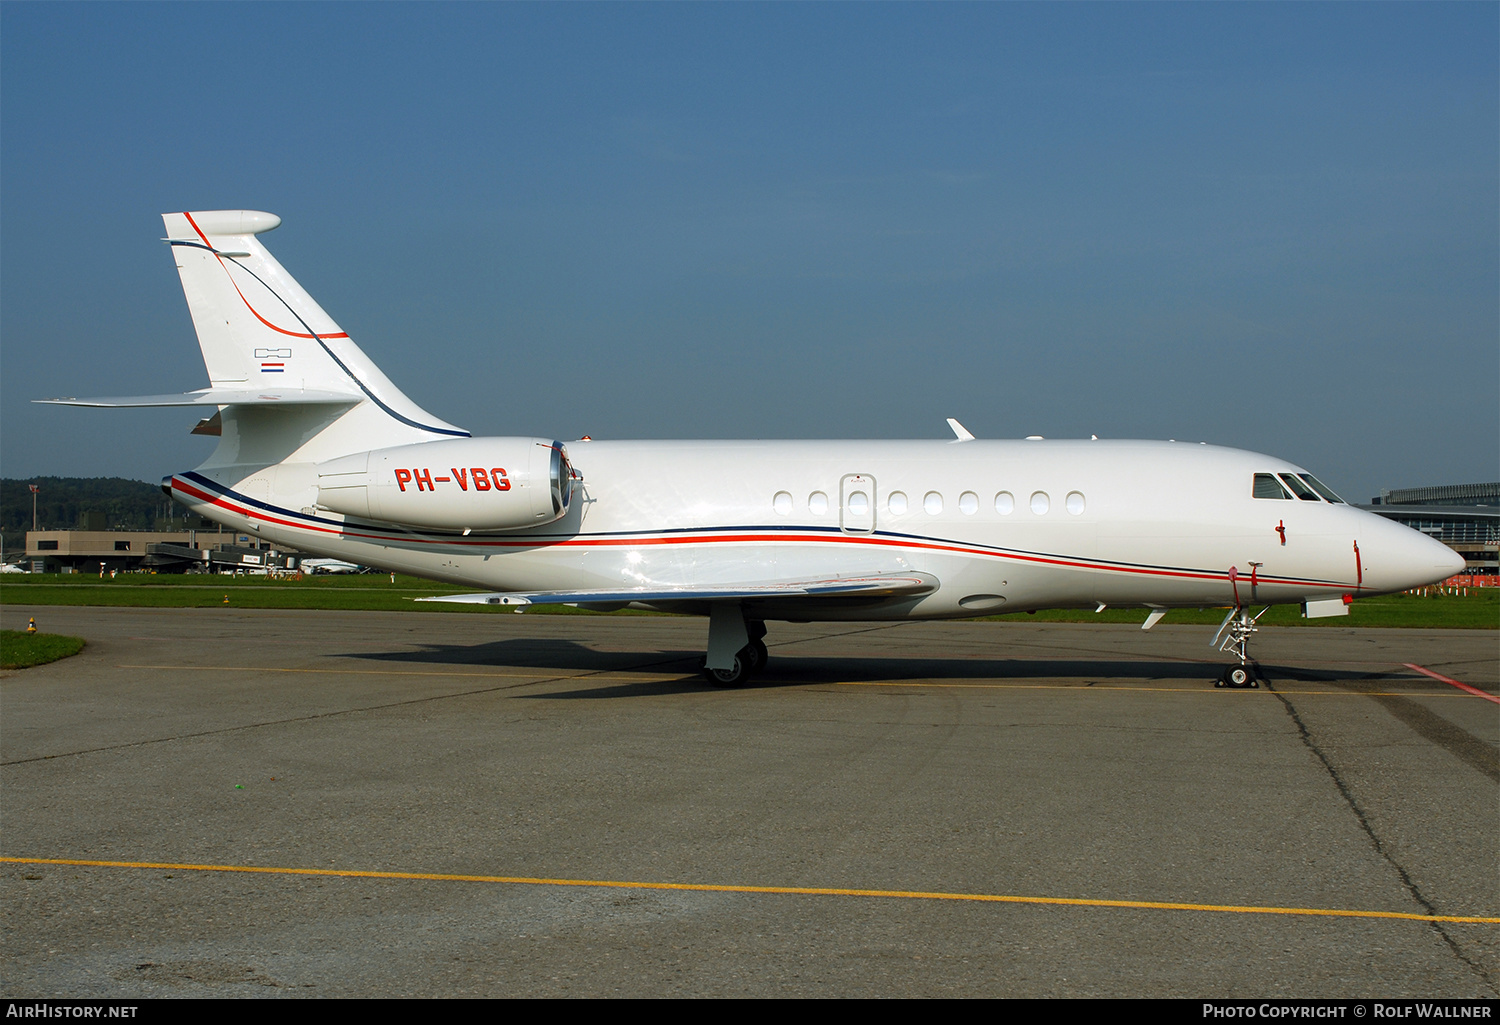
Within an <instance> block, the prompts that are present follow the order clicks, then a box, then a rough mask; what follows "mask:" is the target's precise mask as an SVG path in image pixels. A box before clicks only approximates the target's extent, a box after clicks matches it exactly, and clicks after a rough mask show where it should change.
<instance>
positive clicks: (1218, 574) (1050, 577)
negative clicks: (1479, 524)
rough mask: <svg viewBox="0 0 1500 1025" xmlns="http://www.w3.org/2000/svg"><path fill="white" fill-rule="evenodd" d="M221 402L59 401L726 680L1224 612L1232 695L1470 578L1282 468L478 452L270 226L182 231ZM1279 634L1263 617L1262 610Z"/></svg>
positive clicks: (328, 552) (400, 550)
mask: <svg viewBox="0 0 1500 1025" xmlns="http://www.w3.org/2000/svg"><path fill="white" fill-rule="evenodd" d="M163 220H164V221H165V223H166V229H167V238H166V240H165V241H166V242H167V243H168V244H169V245H170V247H171V252H172V255H173V256H174V257H175V260H176V264H177V269H178V272H179V274H180V275H181V277H182V287H183V291H184V292H185V293H186V296H187V302H188V308H189V309H190V311H191V312H192V317H193V324H194V327H195V328H196V329H197V333H198V342H199V345H200V347H201V349H202V351H203V360H204V362H205V363H206V364H207V367H208V377H209V382H210V383H209V387H207V388H204V389H201V390H199V391H194V392H189V393H186V394H182V395H148V396H138V397H131V398H96V399H51V400H46V401H50V402H58V403H63V404H71V405H83V406H199V405H204V406H217V407H218V412H217V413H216V414H214V415H213V416H212V417H210V418H208V419H204V420H202V421H200V422H199V424H198V426H197V427H196V428H194V432H195V433H199V434H209V435H217V436H218V438H219V442H218V446H217V448H215V450H214V452H213V454H212V455H211V456H210V457H209V458H208V460H207V461H206V462H204V463H203V465H202V466H199V467H198V468H197V469H195V470H191V471H187V472H182V473H177V474H174V475H172V476H171V477H168V478H166V479H165V480H163V482H162V488H163V490H164V491H166V492H167V493H168V494H170V495H171V496H172V498H174V499H175V500H177V501H178V502H181V503H182V504H183V505H185V506H187V507H188V508H189V509H191V510H192V511H194V512H196V513H199V514H201V515H203V516H206V517H209V518H211V519H214V520H217V521H219V522H221V523H223V524H225V525H226V526H228V527H230V528H232V529H234V530H236V531H248V532H251V533H254V534H257V535H259V536H260V537H262V538H265V539H267V540H269V541H272V542H273V543H276V544H281V545H286V546H289V547H293V548H297V549H300V550H301V551H304V552H311V553H315V554H317V555H321V556H325V557H328V558H331V559H337V560H342V561H345V562H350V563H358V564H360V565H366V566H375V567H379V568H381V569H385V570H394V571H400V572H404V573H412V574H416V575H418V576H422V577H428V578H432V579H437V580H443V581H448V582H452V583H454V584H460V585H467V586H472V587H481V588H486V589H488V590H487V591H486V593H482V594H459V595H452V596H448V597H440V598H432V599H425V600H429V601H453V602H484V603H489V604H495V605H510V606H516V607H518V608H519V607H523V606H526V605H529V604H537V603H564V604H570V605H578V606H581V607H586V608H596V609H613V608H620V607H624V606H627V605H634V606H638V607H647V608H653V609H661V610H667V611H674V612H688V613H694V614H698V615H705V616H707V617H708V620H709V629H708V644H707V657H706V659H705V662H704V672H705V674H706V675H707V677H708V679H709V680H710V681H712V682H714V683H717V684H722V685H734V684H738V683H741V682H743V681H744V680H745V679H746V678H747V677H748V676H749V675H750V674H753V673H755V672H758V671H759V670H760V669H762V668H763V667H764V665H765V661H766V646H765V643H764V641H763V639H762V638H763V637H764V636H765V632H766V627H765V623H766V622H767V621H774V620H783V621H784V620H798V621H807V620H895V619H950V618H960V617H965V616H976V615H986V614H991V613H994V612H997V611H1000V610H1002V609H1003V610H1005V611H1025V610H1036V609H1044V608H1103V607H1104V606H1122V605H1124V606H1136V607H1140V608H1142V609H1144V610H1149V611H1148V615H1147V618H1146V622H1145V628H1146V629H1150V627H1151V626H1153V625H1155V623H1156V622H1157V621H1158V620H1159V619H1160V618H1161V617H1162V616H1163V615H1164V614H1165V613H1166V612H1167V610H1169V609H1172V608H1176V607H1194V608H1201V607H1208V606H1212V607H1227V608H1228V614H1227V615H1226V616H1225V618H1224V622H1223V624H1222V625H1221V627H1220V629H1219V632H1218V634H1217V635H1216V636H1215V638H1214V643H1215V644H1218V645H1219V646H1220V648H1221V650H1225V651H1230V652H1232V653H1233V654H1234V655H1235V656H1236V661H1235V662H1234V663H1233V664H1231V665H1230V666H1229V667H1228V668H1226V669H1225V671H1224V675H1223V676H1222V677H1221V678H1220V681H1219V682H1220V684H1221V685H1228V686H1253V685H1255V680H1256V677H1255V672H1254V669H1255V667H1254V663H1253V662H1251V661H1250V660H1249V659H1248V658H1247V655H1246V644H1247V641H1248V639H1249V637H1250V635H1251V634H1252V633H1254V632H1255V622H1256V620H1257V619H1258V618H1259V613H1253V612H1252V609H1253V607H1255V606H1264V607H1269V606H1271V605H1273V604H1290V603H1296V604H1301V605H1302V606H1303V610H1304V613H1305V614H1306V615H1308V616H1328V615H1341V614H1346V613H1347V611H1348V607H1347V606H1348V604H1349V602H1351V601H1352V600H1353V599H1354V598H1356V597H1359V596H1363V595H1371V594H1381V593H1388V592H1393V591H1401V590H1405V589H1407V588H1410V587H1416V586H1420V585H1423V584H1428V583H1433V582H1435V581H1438V580H1442V579H1444V578H1446V577H1448V576H1451V575H1452V574H1454V573H1457V572H1458V571H1460V570H1461V569H1462V568H1463V561H1462V559H1461V558H1460V557H1459V556H1458V555H1456V554H1455V553H1453V552H1452V551H1451V550H1449V549H1448V548H1446V547H1445V546H1443V545H1441V544H1439V543H1438V542H1436V541H1434V540H1432V539H1430V538H1428V537H1426V536H1424V535H1422V534H1420V533H1418V532H1417V531H1414V530H1411V529H1409V528H1407V527H1404V526H1402V525H1400V524H1397V523H1393V522H1391V521H1389V520H1385V519H1383V518H1381V517H1378V516H1375V515H1373V514H1371V513H1368V512H1365V511H1363V510H1360V509H1355V508H1353V507H1351V506H1350V505H1348V504H1346V503H1345V502H1343V501H1342V500H1340V499H1339V497H1338V496H1337V495H1335V494H1334V493H1333V492H1332V491H1330V490H1329V489H1328V488H1327V487H1326V486H1324V485H1323V484H1322V483H1321V482H1319V481H1318V480H1317V478H1315V477H1314V476H1313V475H1312V474H1310V473H1308V472H1307V471H1306V470H1304V469H1303V468H1302V467H1300V466H1295V465H1293V464H1291V463H1288V462H1287V461H1286V460H1284V459H1277V458H1275V457H1273V456H1266V455H1259V454H1256V453H1253V452H1243V451H1238V450H1235V449H1227V448H1219V447H1214V446H1209V445H1204V444H1190V443H1178V442H1154V441H1101V440H1097V439H1092V438H1091V439H1089V440H1080V441H1071V440H1070V441H1047V440H1043V439H1040V438H1034V439H1027V440H1024V441H982V440H976V439H974V438H973V437H972V436H970V435H969V433H968V432H967V431H966V430H964V429H963V427H962V426H961V425H959V424H958V423H957V422H956V421H950V426H951V427H952V428H953V432H954V434H955V435H956V436H957V438H956V440H952V441H728V442H726V441H589V440H587V439H584V440H583V441H580V442H575V443H573V444H572V445H571V446H565V445H564V444H563V443H562V442H560V441H556V440H553V439H550V438H537V437H495V438H476V437H472V436H471V435H470V434H469V432H468V431H466V430H463V429H462V428H460V427H456V426H454V425H453V424H450V423H446V422H444V421H442V420H440V419H438V418H437V417H435V416H433V415H432V414H430V413H428V412H427V411H426V410H424V409H422V408H420V407H419V406H417V405H416V403H414V402H412V401H411V400H410V399H409V398H407V397H406V396H405V395H404V394H402V393H401V391H400V389H398V388H397V387H396V386H395V385H394V384H393V383H391V381H390V380H389V379H388V378H387V377H386V376H385V375H384V374H383V373H381V372H380V370H379V369H378V368H377V367H376V366H375V365H374V364H373V363H372V362H371V361H370V359H369V358H368V357H367V356H366V355H365V354H364V353H363V352H362V351H361V350H360V349H359V347H358V346H356V345H355V344H354V342H353V341H352V340H351V339H350V338H349V336H348V334H347V333H345V332H344V331H343V330H342V329H340V328H339V326H338V325H337V324H336V323H334V321H333V319H332V318H330V317H329V316H328V314H327V313H325V312H324V311H323V309H322V308H321V307H320V306H318V304H317V303H316V302H314V301H313V299H312V297H311V296H309V295H308V294H307V292H305V291H304V290H303V289H302V287H301V286H300V285H299V284H298V283H297V282H296V281H295V280H294V279H293V278H292V277H291V275H290V274H288V273H287V272H286V271H285V270H284V269H283V268H282V266H281V264H279V263H278V262H277V261H276V259H275V258H274V257H272V256H271V254H270V253H269V252H267V250H266V248H265V247H264V246H263V245H262V244H261V242H260V239H259V237H258V236H259V235H261V234H262V233H264V232H267V231H270V230H271V229H273V228H275V227H276V226H277V225H279V224H280V223H281V219H280V218H279V217H277V216H276V215H274V214H268V213H262V212H258V211H251V210H214V211H201V212H195V213H171V214H165V215H163ZM1261 612H1262V613H1263V612H1264V608H1262V609H1261Z"/></svg>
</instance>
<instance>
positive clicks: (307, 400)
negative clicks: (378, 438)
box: [32, 388, 363, 409]
mask: <svg viewBox="0 0 1500 1025" xmlns="http://www.w3.org/2000/svg"><path fill="white" fill-rule="evenodd" d="M362 399H363V396H361V395H352V394H349V393H347V392H333V391H307V390H304V389H302V388H261V389H250V388H199V389H198V390H197V391H190V392H183V393H182V394H180V395H104V396H100V397H98V398H92V399H74V398H67V399H33V400H32V401H33V402H40V403H43V404H45V405H52V406H95V407H101V408H106V409H120V408H126V407H131V406H239V405H263V404H266V403H273V402H274V403H280V404H282V405H299V404H300V405H308V404H312V403H322V404H327V405H350V406H352V405H354V404H355V403H356V402H359V401H361V400H362Z"/></svg>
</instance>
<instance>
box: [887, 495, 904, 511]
mask: <svg viewBox="0 0 1500 1025" xmlns="http://www.w3.org/2000/svg"><path fill="white" fill-rule="evenodd" d="M885 504H886V507H887V508H889V509H890V510H891V513H892V515H895V516H902V515H904V514H905V513H906V492H904V491H892V492H891V493H890V496H889V497H888V498H886V500H885Z"/></svg>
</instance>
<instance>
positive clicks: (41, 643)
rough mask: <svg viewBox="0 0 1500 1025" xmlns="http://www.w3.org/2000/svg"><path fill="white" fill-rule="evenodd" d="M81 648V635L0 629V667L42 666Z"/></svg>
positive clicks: (76, 652)
mask: <svg viewBox="0 0 1500 1025" xmlns="http://www.w3.org/2000/svg"><path fill="white" fill-rule="evenodd" d="M82 650H83V638H82V637H64V636H63V635H62V634H44V633H34V634H29V633H27V632H26V631H25V630H0V669H29V668H31V667H32V666H44V665H46V664H47V663H48V662H56V661H57V660H58V659H60V658H67V657H68V656H70V655H76V654H78V653H79V652H80V651H82Z"/></svg>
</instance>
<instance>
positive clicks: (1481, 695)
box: [1401, 662, 1500, 705]
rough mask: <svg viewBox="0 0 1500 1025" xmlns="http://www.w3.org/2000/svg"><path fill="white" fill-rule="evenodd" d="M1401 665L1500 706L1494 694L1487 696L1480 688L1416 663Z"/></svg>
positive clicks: (1498, 699)
mask: <svg viewBox="0 0 1500 1025" xmlns="http://www.w3.org/2000/svg"><path fill="white" fill-rule="evenodd" d="M1401 664H1402V665H1404V666H1405V667H1406V668H1408V669H1415V670H1416V671H1417V672H1419V673H1421V674H1422V675H1423V676H1430V677H1432V678H1433V679H1434V680H1441V681H1442V682H1444V683H1446V684H1448V686H1450V687H1457V688H1458V689H1459V690H1466V691H1468V692H1469V693H1470V694H1473V695H1474V696H1475V697H1479V698H1484V700H1486V701H1493V702H1494V703H1495V704H1497V705H1500V698H1497V697H1495V695H1493V694H1486V693H1485V692H1484V691H1482V690H1480V689H1479V688H1478V687H1470V686H1469V685H1468V684H1467V683H1459V682H1458V681H1457V680H1454V679H1451V678H1449V677H1447V676H1444V675H1443V674H1442V673H1434V672H1433V671H1432V670H1431V669H1427V668H1425V667H1423V666H1419V665H1415V664H1414V663H1411V662H1402V663H1401Z"/></svg>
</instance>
